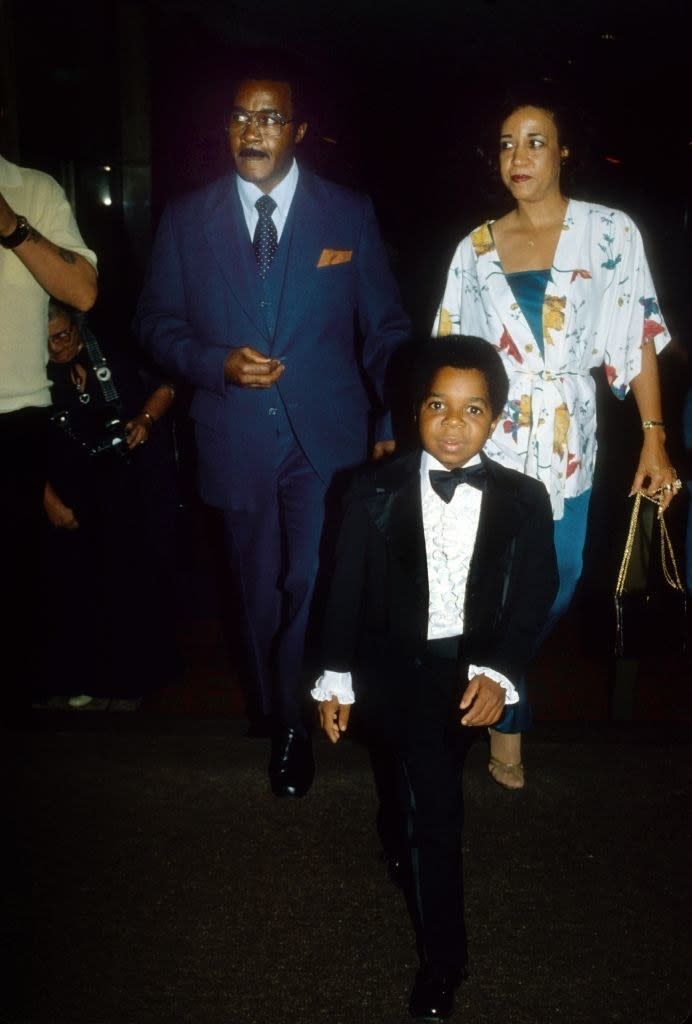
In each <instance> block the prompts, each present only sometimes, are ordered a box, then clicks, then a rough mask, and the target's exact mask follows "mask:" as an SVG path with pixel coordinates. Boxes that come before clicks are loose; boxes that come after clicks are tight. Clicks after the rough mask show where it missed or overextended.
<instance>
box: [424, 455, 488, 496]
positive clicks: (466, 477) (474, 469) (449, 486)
mask: <svg viewBox="0 0 692 1024" xmlns="http://www.w3.org/2000/svg"><path fill="white" fill-rule="evenodd" d="M486 476H487V474H486V470H485V466H484V465H483V463H478V464H477V465H475V466H469V467H468V468H467V467H466V466H461V467H460V468H459V469H452V470H450V471H449V472H448V471H447V470H445V469H431V470H430V486H431V487H432V489H433V490H434V492H435V494H439V496H440V497H441V498H442V500H443V501H446V502H450V501H451V500H452V498H453V497H454V492H455V490H456V489H457V485H458V484H470V485H471V487H477V488H478V490H479V491H482V490H483V488H484V486H485V481H486Z"/></svg>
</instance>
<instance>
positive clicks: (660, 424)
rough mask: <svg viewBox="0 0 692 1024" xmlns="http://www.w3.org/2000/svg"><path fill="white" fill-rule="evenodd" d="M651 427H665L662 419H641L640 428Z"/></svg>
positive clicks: (648, 428) (646, 428) (649, 428)
mask: <svg viewBox="0 0 692 1024" xmlns="http://www.w3.org/2000/svg"><path fill="white" fill-rule="evenodd" d="M652 427H665V423H664V422H663V420H642V430H651V428H652Z"/></svg>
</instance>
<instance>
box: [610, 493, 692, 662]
mask: <svg viewBox="0 0 692 1024" xmlns="http://www.w3.org/2000/svg"><path fill="white" fill-rule="evenodd" d="M654 509H655V511H654ZM615 630H616V635H615V653H616V655H618V656H619V657H621V658H637V657H640V656H642V655H647V654H654V653H655V652H654V643H655V645H656V648H657V649H659V650H660V649H661V647H663V648H664V649H665V650H666V652H667V653H668V654H678V653H679V654H681V653H682V652H683V651H684V650H685V645H686V632H687V622H686V595H685V588H684V587H683V585H682V583H681V582H680V576H679V573H678V567H677V563H676V561H675V552H674V550H673V545H672V543H671V540H670V537H669V535H668V530H667V528H666V521H665V517H664V514H663V509H662V508H661V506H660V504H659V502H658V500H657V498H656V497H652V498H650V497H649V496H648V495H646V494H643V493H642V492H641V491H638V492H637V494H636V495H635V496H634V506H633V508H632V515H631V517H630V524H629V530H628V532H627V540H626V541H625V550H624V553H623V556H622V562H621V564H620V572H619V573H618V578H617V583H616V585H615Z"/></svg>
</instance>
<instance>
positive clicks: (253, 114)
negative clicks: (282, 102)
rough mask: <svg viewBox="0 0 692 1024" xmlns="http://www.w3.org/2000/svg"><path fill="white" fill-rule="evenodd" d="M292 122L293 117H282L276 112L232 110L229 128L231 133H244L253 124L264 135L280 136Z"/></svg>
mask: <svg viewBox="0 0 692 1024" xmlns="http://www.w3.org/2000/svg"><path fill="white" fill-rule="evenodd" d="M292 121H293V118H292V117H282V116H281V114H279V112H278V111H276V110H232V111H231V114H230V117H229V118H228V127H229V128H230V129H231V131H236V132H242V131H243V130H244V129H245V128H247V126H248V125H249V124H252V125H254V126H255V128H256V129H257V131H258V132H261V133H262V134H263V135H279V134H280V133H281V129H282V128H283V126H284V125H285V124H291V122H292Z"/></svg>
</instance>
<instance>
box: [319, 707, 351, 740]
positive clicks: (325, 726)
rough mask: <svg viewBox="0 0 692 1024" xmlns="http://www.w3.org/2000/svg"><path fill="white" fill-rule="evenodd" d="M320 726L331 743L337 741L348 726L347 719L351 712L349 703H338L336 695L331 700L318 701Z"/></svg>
mask: <svg viewBox="0 0 692 1024" xmlns="http://www.w3.org/2000/svg"><path fill="white" fill-rule="evenodd" d="M319 711H320V728H321V729H322V730H323V731H324V732H325V733H326V735H327V737H328V738H329V739H330V740H331V741H332V743H338V741H339V740H340V739H341V734H342V733H344V732H346V729H347V728H348V719H349V716H350V714H351V705H350V704H339V701H338V700H337V699H336V697H332V698H331V700H321V701H320V703H319Z"/></svg>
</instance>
